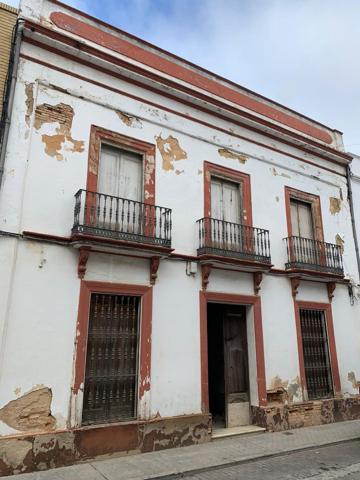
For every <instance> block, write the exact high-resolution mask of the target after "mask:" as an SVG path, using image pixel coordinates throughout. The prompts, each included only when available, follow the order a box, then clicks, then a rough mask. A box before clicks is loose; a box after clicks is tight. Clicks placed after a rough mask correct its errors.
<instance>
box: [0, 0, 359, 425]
mask: <svg viewBox="0 0 360 480" xmlns="http://www.w3.org/2000/svg"><path fill="white" fill-rule="evenodd" d="M40 3H41V2H40ZM44 5H48V4H47V3H46V2H45V4H44ZM46 8H47V7H46ZM22 51H23V53H26V54H27V55H31V56H33V57H37V58H41V59H42V60H45V61H47V62H50V63H54V64H56V65H58V66H61V68H64V69H68V70H70V71H76V72H77V74H79V75H83V76H84V77H89V78H94V79H96V81H98V82H103V83H104V84H105V85H108V86H111V87H114V88H118V89H119V90H123V91H126V92H128V93H129V94H132V95H137V96H139V97H142V98H144V99H145V100H148V101H151V102H155V103H158V104H160V105H166V106H168V107H170V108H173V109H175V110H178V111H179V112H181V113H188V114H191V115H193V116H194V117H197V118H200V119H201V120H203V121H204V122H211V123H212V124H213V125H215V126H219V127H221V128H223V129H232V131H233V134H231V133H222V132H219V131H218V130H216V129H215V128H210V127H207V126H203V125H200V124H198V123H195V122H192V121H190V120H188V119H184V118H182V117H180V116H177V115H175V114H172V113H169V112H164V111H162V110H161V108H157V109H156V108H154V107H152V106H150V105H149V104H147V103H146V102H142V101H135V100H133V99H130V98H129V97H127V96H125V95H121V94H116V93H114V92H112V91H110V90H107V89H106V88H102V87H99V86H94V85H92V84H90V83H88V82H84V81H80V80H76V81H75V80H74V78H73V77H71V76H68V75H65V74H63V73H59V72H56V71H55V70H50V69H48V68H46V67H43V66H40V65H38V64H35V63H32V62H30V61H24V60H21V62H20V69H19V78H18V83H17V87H16V96H15V104H14V111H13V117H12V126H11V130H10V137H9V146H8V153H7V158H6V167H5V176H4V182H3V185H2V188H1V190H0V230H5V231H9V232H13V233H21V232H22V231H24V230H28V231H34V232H41V233H47V234H52V235H58V236H66V237H67V236H69V235H70V231H71V227H72V223H73V207H74V194H75V192H76V191H77V190H78V189H79V188H85V186H86V175H87V159H88V150H89V133H90V127H91V125H92V124H96V125H98V126H101V127H103V128H106V129H109V130H113V131H116V132H118V133H121V134H124V135H128V136H131V137H133V138H136V139H140V140H143V141H146V142H150V143H153V144H154V143H155V137H157V136H158V135H162V137H163V138H166V137H167V136H168V135H172V136H174V137H176V138H177V139H178V141H179V144H180V146H181V148H182V149H183V150H185V151H186V152H187V159H186V160H181V161H177V162H174V170H172V171H166V170H164V169H163V168H162V158H161V155H160V152H159V151H158V150H157V151H156V204H158V205H162V206H166V207H170V208H172V210H173V248H174V249H175V251H176V252H177V253H182V254H188V255H195V254H196V248H197V235H198V233H197V229H196V220H197V219H199V218H201V217H203V162H204V161H210V162H213V163H216V164H218V165H223V166H226V167H229V168H232V169H235V170H239V171H241V172H244V173H248V174H250V176H251V189H252V205H253V224H254V226H257V227H261V228H266V229H269V230H270V235H271V254H272V261H273V264H274V266H275V268H278V269H283V268H284V264H285V262H286V252H285V246H284V242H283V238H284V237H286V236H287V227H286V215H285V198H284V187H285V186H290V187H293V188H297V189H300V190H303V191H306V192H309V193H313V194H316V195H320V196H321V208H322V215H323V224H324V232H325V240H326V241H328V242H331V243H335V237H336V235H337V234H339V235H340V236H341V238H343V240H344V242H345V243H344V263H345V271H346V275H347V276H348V277H349V278H351V279H357V278H358V274H357V270H356V261H355V252H354V243H353V239H352V230H351V222H350V213H349V206H348V203H347V189H346V180H345V177H344V176H343V175H344V171H343V169H342V168H341V167H339V166H336V165H330V167H331V168H333V169H334V170H336V171H338V172H339V173H340V174H341V175H337V174H335V173H331V172H329V171H325V170H320V169H319V168H317V167H315V166H312V165H309V164H307V163H304V162H302V161H300V160H297V159H294V158H292V157H290V156H289V154H290V155H291V154H293V155H297V156H298V157H300V158H303V159H305V158H307V159H310V160H311V161H313V162H315V163H317V164H318V165H325V164H326V161H325V160H323V159H320V158H317V157H315V156H314V155H309V154H305V153H304V152H302V151H301V150H297V149H295V148H294V147H290V146H287V145H284V144H281V143H280V141H277V140H269V139H268V138H267V137H265V136H262V135H260V134H258V133H255V132H250V131H247V130H245V129H244V128H241V127H239V126H237V125H235V124H232V123H231V122H226V121H223V120H219V119H217V118H213V117H211V116H210V115H208V114H204V113H201V112H199V111H198V110H197V109H195V108H191V107H188V106H184V105H182V104H180V103H176V102H175V101H173V100H169V99H166V98H163V97H160V96H159V95H157V94H154V93H151V92H148V91H145V90H143V89H141V88H140V87H137V86H134V85H131V84H128V83H125V82H124V81H121V80H117V79H115V78H110V77H109V76H106V75H105V74H102V73H100V72H95V71H92V70H91V69H90V68H89V67H84V66H82V65H80V64H74V63H73V62H72V61H70V60H65V59H63V58H61V57H57V56H56V55H53V54H51V55H50V54H47V53H46V52H43V51H41V50H39V49H38V48H37V47H35V46H30V45H29V44H23V46H22ZM29 83H32V84H33V85H34V89H33V91H34V109H35V106H36V105H41V104H43V103H50V104H58V103H61V102H62V103H65V104H67V105H71V106H72V107H73V109H74V112H75V116H74V120H73V125H72V130H71V133H72V137H73V138H74V139H76V140H82V141H84V151H83V152H81V153H72V152H70V151H69V150H66V149H63V152H62V153H63V155H64V159H63V160H61V161H58V160H56V158H55V157H52V156H49V155H47V154H46V153H45V150H44V143H43V142H42V135H44V134H53V133H54V132H55V131H56V127H57V125H56V124H45V125H43V126H42V127H41V129H39V130H36V129H35V128H33V122H34V109H33V111H32V112H30V113H31V115H30V121H29V125H27V123H26V121H25V113H26V103H25V101H26V97H25V86H26V85H27V84H29ZM51 85H52V86H51ZM54 86H55V87H59V88H61V89H62V91H61V92H60V91H59V90H58V89H56V88H55V87H54ZM64 89H67V90H68V93H64V91H63V90H64ZM80 96H81V97H82V98H80ZM116 110H121V111H124V112H126V113H128V114H131V115H133V116H135V117H137V118H138V119H139V121H138V122H136V125H135V127H130V126H127V125H125V124H124V123H123V122H122V121H121V120H120V119H119V117H118V115H117V114H116ZM229 131H230V130H229ZM236 135H241V136H245V137H246V138H248V139H249V140H244V139H240V138H239V137H237V136H236ZM251 140H256V141H260V142H263V143H265V144H268V145H269V146H270V143H271V146H275V147H276V148H281V149H282V150H283V151H284V153H278V152H275V151H273V150H270V149H268V148H265V147H261V146H259V145H256V144H254V143H252V142H251ZM220 148H231V149H232V150H233V151H235V152H239V153H243V154H245V155H246V156H247V157H248V159H247V161H246V163H245V164H241V163H239V162H238V161H237V160H233V159H227V158H224V157H222V156H220V155H219V152H218V149H220ZM327 166H329V165H327ZM176 171H178V173H179V172H180V173H179V174H177V173H176ZM354 196H356V202H357V204H358V205H359V207H357V208H358V209H359V212H358V213H359V214H360V189H359V190H358V191H357V192H356V193H354ZM330 197H337V198H340V197H342V198H343V200H342V203H341V210H340V212H339V213H337V214H335V215H332V214H331V212H330V209H329V202H330V200H329V198H330ZM77 255H78V252H77V250H75V249H72V248H70V247H65V246H60V245H49V244H43V243H39V242H32V241H31V242H30V241H25V240H17V239H9V238H1V237H0V260H1V261H0V291H1V296H0V335H1V337H0V345H1V346H2V351H1V357H0V359H1V364H0V407H1V406H3V405H5V404H6V403H7V402H8V401H10V400H13V399H15V398H16V396H17V395H19V394H20V395H21V394H23V393H25V392H26V391H28V390H30V389H31V388H33V387H34V386H35V385H38V384H41V385H46V386H48V387H50V388H51V389H52V392H53V403H52V411H53V414H54V415H55V416H56V418H57V420H58V423H57V426H58V427H59V428H64V427H65V426H66V421H67V419H68V418H69V406H70V401H69V400H70V389H71V385H72V369H73V351H74V339H75V328H76V318H77V310H78V301H79V288H80V280H79V279H78V277H77ZM185 269H186V264H185V262H182V261H175V260H164V261H162V263H161V265H160V268H159V271H158V279H157V282H156V284H155V286H154V292H153V293H154V295H153V331H152V363H151V369H152V377H151V392H150V403H151V405H150V414H151V415H157V414H160V415H161V416H172V415H184V414H190V413H197V412H200V410H201V397H200V387H201V385H200V337H199V335H200V329H199V290H200V288H201V275H200V269H199V271H198V274H197V275H196V277H195V278H194V277H190V276H187V275H186V271H185ZM85 279H86V280H96V281H102V282H106V281H108V282H117V283H134V284H142V285H148V284H149V270H148V261H147V260H143V259H131V258H125V257H120V256H112V255H111V256H110V255H105V254H92V255H91V256H90V260H89V263H88V269H87V273H86V277H85ZM208 289H209V291H216V292H225V293H236V294H243V295H247V294H253V284H252V276H251V275H250V274H246V273H239V272H225V271H221V270H214V271H213V272H212V274H211V276H210V283H209V286H208ZM260 294H261V301H262V313H263V330H264V349H265V365H266V378H267V386H268V387H269V388H270V386H271V381H272V379H273V378H275V377H280V378H281V379H282V380H283V381H289V382H290V383H291V382H293V381H294V379H296V377H298V375H299V365H298V354H297V344H296V329H295V318H294V305H293V299H292V296H291V287H290V281H289V279H287V278H285V277H283V276H279V275H277V276H275V275H269V276H265V277H264V280H263V283H262V285H261V292H260ZM298 298H299V299H301V300H309V301H321V302H326V301H327V296H326V288H325V286H324V285H323V284H316V283H308V282H303V283H302V284H301V287H300V289H299V297H298ZM250 317H251V312H249V318H250ZM333 317H334V328H335V334H336V345H337V350H338V360H339V367H340V373H341V381H342V387H343V391H344V393H355V390H354V389H353V388H352V385H351V383H350V382H349V381H348V379H347V375H348V373H349V372H351V371H354V372H355V374H356V376H357V377H359V378H360V368H359V365H360V345H359V340H360V339H359V325H358V319H359V318H360V316H359V304H358V301H356V303H355V305H354V306H351V305H350V302H349V297H348V294H347V287H346V286H338V288H337V289H336V291H335V298H334V300H333ZM248 331H249V335H250V334H251V332H252V331H251V328H249V329H248ZM249 351H250V354H251V355H252V356H251V361H250V370H251V376H252V378H251V396H252V402H253V403H255V404H256V403H257V398H256V395H257V392H256V389H255V387H254V385H255V382H254V378H253V377H254V375H255V363H254V344H253V343H251V344H249ZM16 389H19V390H16ZM15 390H16V392H18V393H17V394H16V393H15ZM298 400H301V398H298ZM8 433H11V431H10V430H9V428H8V427H7V426H6V425H5V424H3V423H1V422H0V434H8Z"/></svg>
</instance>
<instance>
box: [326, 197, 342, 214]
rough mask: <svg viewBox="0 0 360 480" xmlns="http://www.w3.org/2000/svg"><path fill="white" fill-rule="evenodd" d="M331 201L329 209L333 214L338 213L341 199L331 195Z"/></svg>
mask: <svg viewBox="0 0 360 480" xmlns="http://www.w3.org/2000/svg"><path fill="white" fill-rule="evenodd" d="M329 202H330V206H329V210H330V213H331V215H336V214H337V213H340V210H341V199H340V198H336V197H330V198H329Z"/></svg>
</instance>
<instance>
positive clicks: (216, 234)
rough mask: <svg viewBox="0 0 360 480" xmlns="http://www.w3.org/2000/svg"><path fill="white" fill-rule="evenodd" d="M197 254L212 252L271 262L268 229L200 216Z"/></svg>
mask: <svg viewBox="0 0 360 480" xmlns="http://www.w3.org/2000/svg"><path fill="white" fill-rule="evenodd" d="M196 223H197V224H198V228H199V248H198V251H197V253H198V255H204V254H213V255H220V256H226V257H235V258H240V259H244V260H248V261H256V262H262V263H268V264H270V263H271V257H270V237H269V231H268V230H264V229H263V228H255V227H249V226H247V225H240V224H238V223H232V222H225V221H223V220H217V219H216V218H201V219H200V220H198V221H197V222H196Z"/></svg>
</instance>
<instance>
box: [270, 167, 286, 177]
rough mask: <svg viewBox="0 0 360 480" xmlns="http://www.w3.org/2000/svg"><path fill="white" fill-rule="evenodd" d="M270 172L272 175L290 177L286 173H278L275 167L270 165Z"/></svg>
mask: <svg viewBox="0 0 360 480" xmlns="http://www.w3.org/2000/svg"><path fill="white" fill-rule="evenodd" d="M270 172H271V173H272V174H273V175H274V177H284V178H291V177H290V175H288V174H287V173H279V172H278V171H277V170H276V168H275V167H270Z"/></svg>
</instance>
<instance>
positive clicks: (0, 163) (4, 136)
mask: <svg viewBox="0 0 360 480" xmlns="http://www.w3.org/2000/svg"><path fill="white" fill-rule="evenodd" d="M23 30H24V20H17V21H16V24H15V27H14V33H13V40H12V45H11V53H10V59H9V67H8V74H7V80H6V85H5V88H4V100H3V110H2V115H1V124H0V148H1V150H0V188H1V183H2V177H3V174H4V166H5V155H6V147H7V142H8V138H9V130H10V122H11V113H12V109H13V104H14V95H15V86H16V80H17V72H18V66H19V55H20V45H21V38H22V32H23Z"/></svg>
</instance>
